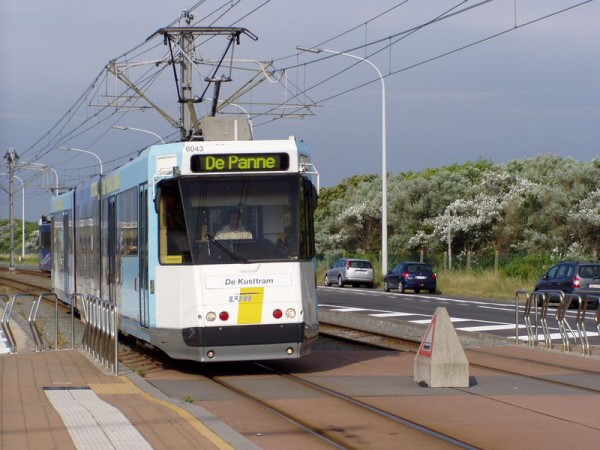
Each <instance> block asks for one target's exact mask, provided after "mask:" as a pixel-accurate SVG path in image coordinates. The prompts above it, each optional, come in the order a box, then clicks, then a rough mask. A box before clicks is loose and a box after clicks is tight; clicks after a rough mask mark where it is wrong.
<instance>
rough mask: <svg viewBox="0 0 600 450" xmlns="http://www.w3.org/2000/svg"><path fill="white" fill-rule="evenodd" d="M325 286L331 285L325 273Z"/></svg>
mask: <svg viewBox="0 0 600 450" xmlns="http://www.w3.org/2000/svg"><path fill="white" fill-rule="evenodd" d="M324 283H325V286H331V281H329V277H328V276H327V274H325V281H324Z"/></svg>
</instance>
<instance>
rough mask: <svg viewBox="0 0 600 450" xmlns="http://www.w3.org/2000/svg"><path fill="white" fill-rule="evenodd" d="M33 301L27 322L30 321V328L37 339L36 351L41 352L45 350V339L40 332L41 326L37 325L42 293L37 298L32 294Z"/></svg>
mask: <svg viewBox="0 0 600 450" xmlns="http://www.w3.org/2000/svg"><path fill="white" fill-rule="evenodd" d="M32 298H33V302H32V304H31V310H30V311H29V317H28V318H27V322H28V323H29V328H30V329H31V334H32V335H33V340H34V341H35V351H36V352H41V351H43V350H44V339H43V338H42V334H41V333H40V330H39V328H38V327H37V322H36V319H37V313H38V309H39V307H40V303H41V301H42V295H40V296H38V297H37V298H36V297H35V296H34V295H32Z"/></svg>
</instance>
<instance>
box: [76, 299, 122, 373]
mask: <svg viewBox="0 0 600 450" xmlns="http://www.w3.org/2000/svg"><path fill="white" fill-rule="evenodd" d="M81 298H82V299H83V316H82V320H83V322H84V324H85V329H84V334H83V341H82V343H83V348H84V350H86V351H87V352H88V353H90V354H91V355H92V356H93V357H94V358H95V359H96V360H97V361H98V362H99V363H100V364H102V365H104V366H105V367H107V368H108V369H109V370H111V371H112V372H113V373H114V374H115V375H118V373H119V348H118V343H119V342H118V341H119V340H118V336H119V331H118V314H117V305H116V304H115V303H114V302H109V301H107V300H103V299H101V298H98V297H94V296H91V295H88V296H82V297H81Z"/></svg>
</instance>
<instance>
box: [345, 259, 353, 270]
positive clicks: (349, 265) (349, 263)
mask: <svg viewBox="0 0 600 450" xmlns="http://www.w3.org/2000/svg"><path fill="white" fill-rule="evenodd" d="M350 267H352V262H350V261H348V264H346V269H349V268H350Z"/></svg>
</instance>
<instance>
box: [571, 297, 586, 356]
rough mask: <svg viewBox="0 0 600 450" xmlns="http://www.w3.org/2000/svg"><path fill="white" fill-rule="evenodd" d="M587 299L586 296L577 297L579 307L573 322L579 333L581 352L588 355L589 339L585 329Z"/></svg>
mask: <svg viewBox="0 0 600 450" xmlns="http://www.w3.org/2000/svg"><path fill="white" fill-rule="evenodd" d="M588 302H589V299H588V298H587V297H585V298H583V300H582V299H581V297H580V298H579V307H578V308H577V316H576V318H575V324H576V325H577V331H578V333H579V339H580V341H581V354H582V355H588V356H589V355H590V341H589V340H588V337H587V330H586V329H585V316H586V312H587V308H588Z"/></svg>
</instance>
